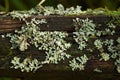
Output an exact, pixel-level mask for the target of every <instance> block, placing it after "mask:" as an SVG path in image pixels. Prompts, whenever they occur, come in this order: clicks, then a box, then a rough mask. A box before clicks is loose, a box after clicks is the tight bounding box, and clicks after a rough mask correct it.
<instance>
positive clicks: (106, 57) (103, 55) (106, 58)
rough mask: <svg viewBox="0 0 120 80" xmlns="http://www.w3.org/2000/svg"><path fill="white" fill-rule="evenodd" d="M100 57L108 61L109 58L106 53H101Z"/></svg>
mask: <svg viewBox="0 0 120 80" xmlns="http://www.w3.org/2000/svg"><path fill="white" fill-rule="evenodd" d="M101 57H102V59H103V60H104V61H108V60H109V59H110V55H109V54H108V53H102V54H101Z"/></svg>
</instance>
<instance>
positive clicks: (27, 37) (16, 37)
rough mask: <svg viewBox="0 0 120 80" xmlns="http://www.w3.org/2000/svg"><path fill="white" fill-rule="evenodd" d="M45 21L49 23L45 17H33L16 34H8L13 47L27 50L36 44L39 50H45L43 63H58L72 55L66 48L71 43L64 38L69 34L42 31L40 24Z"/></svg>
mask: <svg viewBox="0 0 120 80" xmlns="http://www.w3.org/2000/svg"><path fill="white" fill-rule="evenodd" d="M45 23H47V22H46V20H45V19H41V20H36V19H35V18H33V19H31V21H30V22H26V24H25V25H23V26H22V27H21V29H20V30H15V33H14V34H7V36H8V37H10V42H11V43H12V47H11V49H16V48H19V50H20V51H25V50H27V49H28V48H29V46H33V45H34V46H35V47H36V48H37V49H38V50H43V51H45V54H46V58H45V60H44V61H43V62H42V63H44V64H49V63H54V64H58V62H59V61H61V60H64V59H65V58H69V57H70V55H69V54H66V50H67V49H69V48H70V46H71V44H70V43H67V42H66V41H65V40H64V39H65V38H66V37H67V36H68V34H67V33H66V32H60V31H52V32H50V31H40V28H39V27H38V25H39V26H40V25H41V24H45ZM18 66H19V65H18Z"/></svg>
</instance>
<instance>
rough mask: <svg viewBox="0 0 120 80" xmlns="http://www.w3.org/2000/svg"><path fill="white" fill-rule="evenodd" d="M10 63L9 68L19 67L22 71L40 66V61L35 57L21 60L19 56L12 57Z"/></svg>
mask: <svg viewBox="0 0 120 80" xmlns="http://www.w3.org/2000/svg"><path fill="white" fill-rule="evenodd" d="M11 63H12V66H11V68H14V69H20V70H21V71H22V72H24V71H26V72H30V71H33V72H34V71H36V70H38V69H39V68H41V67H42V65H41V63H40V62H39V61H38V60H37V59H31V58H29V57H27V58H25V59H24V60H22V61H21V60H20V58H19V57H14V58H13V60H12V61H11Z"/></svg>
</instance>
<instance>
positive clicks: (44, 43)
mask: <svg viewBox="0 0 120 80" xmlns="http://www.w3.org/2000/svg"><path fill="white" fill-rule="evenodd" d="M45 9H46V10H45V11H42V9H40V8H39V7H38V6H36V7H35V8H32V9H31V10H29V11H13V12H10V13H8V14H7V15H10V16H11V17H12V18H13V19H16V18H17V19H19V20H20V21H24V22H25V24H24V25H22V27H21V29H18V30H15V32H14V33H9V34H7V37H9V38H10V42H11V44H12V47H11V49H19V50H20V51H26V50H27V49H29V47H30V46H34V47H36V48H37V49H38V50H42V51H44V53H45V54H46V57H45V60H43V61H42V62H40V61H38V60H37V59H32V58H30V57H26V58H25V59H24V60H21V58H19V57H14V58H13V60H12V61H11V63H12V65H13V66H12V68H14V69H21V71H26V72H30V71H36V70H37V69H39V68H41V67H42V66H43V65H44V64H51V63H52V64H58V63H59V62H60V61H62V60H65V59H66V58H70V59H72V60H71V61H69V66H70V67H71V69H72V70H73V71H74V70H80V71H81V70H84V68H85V65H86V63H87V61H88V60H89V59H90V58H88V57H89V56H88V55H87V54H83V56H80V57H74V56H71V55H70V54H68V53H66V52H67V50H68V49H69V48H70V47H71V46H72V45H71V44H70V43H68V42H67V41H65V38H66V37H67V36H68V33H67V32H65V31H64V32H63V31H40V26H41V25H42V24H47V21H46V20H45V19H40V20H38V19H36V18H32V19H31V18H30V17H31V16H32V15H44V16H48V15H53V14H55V15H56V14H57V15H65V16H70V15H91V14H92V15H100V14H104V15H107V16H112V20H110V22H108V23H105V25H104V26H105V27H104V29H100V30H98V28H97V27H102V26H103V25H102V26H98V24H96V23H94V22H93V20H90V19H88V18H86V19H80V18H76V19H73V24H74V27H75V32H73V35H74V36H73V38H74V40H75V41H76V43H77V44H78V49H79V50H80V51H81V52H82V51H83V50H85V51H86V50H87V51H89V52H91V53H92V52H93V51H94V50H96V49H97V50H98V52H99V54H98V56H100V60H104V61H108V60H109V59H113V60H115V62H114V63H115V65H116V66H117V67H116V69H117V71H118V72H119V73H120V56H119V53H120V52H119V48H120V38H119V37H118V39H117V40H116V41H115V40H113V39H100V38H101V37H102V36H114V34H115V33H116V32H115V29H116V23H120V17H119V15H120V14H119V13H120V11H118V12H117V11H109V10H107V9H96V10H91V9H88V10H86V11H82V10H81V6H76V8H74V7H70V8H66V9H65V8H64V6H63V5H61V4H59V5H57V8H54V7H50V6H47V7H45ZM28 18H30V21H29V20H28ZM99 25H101V24H99ZM117 25H118V24H117ZM1 37H2V38H4V37H6V36H4V35H1ZM90 39H94V40H93V41H94V42H93V44H90V45H92V46H94V47H92V48H91V47H89V44H88V43H90V42H89V40H90ZM114 42H117V44H114ZM87 47H89V48H87ZM94 71H97V72H101V70H99V69H98V68H96V69H94Z"/></svg>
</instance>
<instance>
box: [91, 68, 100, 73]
mask: <svg viewBox="0 0 120 80" xmlns="http://www.w3.org/2000/svg"><path fill="white" fill-rule="evenodd" d="M93 71H95V72H98V73H101V72H102V70H100V69H98V68H95V69H94V70H93Z"/></svg>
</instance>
